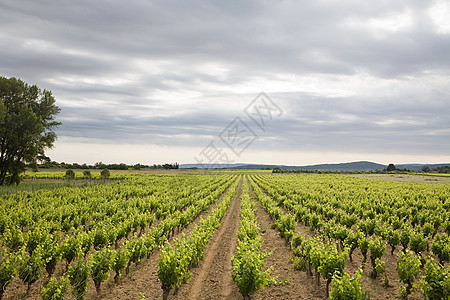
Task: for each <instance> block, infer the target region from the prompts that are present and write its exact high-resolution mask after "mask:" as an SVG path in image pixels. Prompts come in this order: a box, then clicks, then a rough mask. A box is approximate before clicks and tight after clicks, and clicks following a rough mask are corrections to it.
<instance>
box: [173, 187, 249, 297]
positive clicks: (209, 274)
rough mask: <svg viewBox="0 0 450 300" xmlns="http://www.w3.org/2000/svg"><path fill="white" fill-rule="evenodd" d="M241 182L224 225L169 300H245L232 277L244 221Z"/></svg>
mask: <svg viewBox="0 0 450 300" xmlns="http://www.w3.org/2000/svg"><path fill="white" fill-rule="evenodd" d="M242 182H243V180H242V179H241V181H240V183H239V186H238V189H237V192H236V194H235V195H234V196H233V199H232V200H231V203H230V206H229V207H228V210H227V212H226V213H225V216H224V217H223V219H222V225H221V226H220V227H219V229H217V230H216V232H215V233H214V235H213V237H212V239H211V240H210V242H209V243H208V245H207V246H206V248H205V254H204V256H203V259H202V260H201V261H200V263H199V265H198V267H197V268H194V269H192V270H191V272H192V277H191V278H190V279H189V281H188V282H187V283H186V284H183V285H182V286H181V287H180V288H179V289H178V292H176V294H175V295H170V296H169V299H241V298H242V296H240V294H239V291H238V289H237V287H236V285H235V284H234V282H233V280H232V277H231V274H232V271H233V268H232V266H231V257H232V256H233V254H234V250H235V249H236V245H237V231H238V228H239V222H240V203H241V201H240V199H241V194H242Z"/></svg>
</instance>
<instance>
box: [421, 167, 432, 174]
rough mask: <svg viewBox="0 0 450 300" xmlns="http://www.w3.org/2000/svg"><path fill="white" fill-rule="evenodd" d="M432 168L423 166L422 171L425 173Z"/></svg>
mask: <svg viewBox="0 0 450 300" xmlns="http://www.w3.org/2000/svg"><path fill="white" fill-rule="evenodd" d="M430 171H431V170H430V167H429V166H423V167H422V172H424V173H428V172H430Z"/></svg>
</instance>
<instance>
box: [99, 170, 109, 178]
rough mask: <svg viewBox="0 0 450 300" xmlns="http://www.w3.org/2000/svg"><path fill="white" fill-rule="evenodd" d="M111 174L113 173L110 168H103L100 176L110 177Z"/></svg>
mask: <svg viewBox="0 0 450 300" xmlns="http://www.w3.org/2000/svg"><path fill="white" fill-rule="evenodd" d="M110 175H111V173H110V172H109V170H108V169H103V170H102V171H101V172H100V177H101V178H104V179H107V178H109V176H110Z"/></svg>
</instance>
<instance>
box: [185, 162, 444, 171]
mask: <svg viewBox="0 0 450 300" xmlns="http://www.w3.org/2000/svg"><path fill="white" fill-rule="evenodd" d="M423 166H428V167H429V168H430V169H434V168H437V167H442V166H450V163H449V164H398V165H395V167H396V168H397V169H407V170H411V171H420V170H421V169H422V167H423ZM180 168H181V169H188V168H198V169H211V168H227V169H233V170H261V169H270V170H272V169H274V168H281V169H286V170H308V171H314V170H320V171H375V170H383V169H386V168H387V165H382V164H378V163H374V162H370V161H355V162H347V163H339V164H317V165H307V166H287V165H266V164H245V163H235V164H229V165H226V164H219V165H217V164H214V165H212V164H204V165H201V164H182V165H180Z"/></svg>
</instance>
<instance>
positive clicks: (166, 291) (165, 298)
mask: <svg viewBox="0 0 450 300" xmlns="http://www.w3.org/2000/svg"><path fill="white" fill-rule="evenodd" d="M169 292H170V288H165V289H163V300H167V298H168V297H169Z"/></svg>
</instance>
